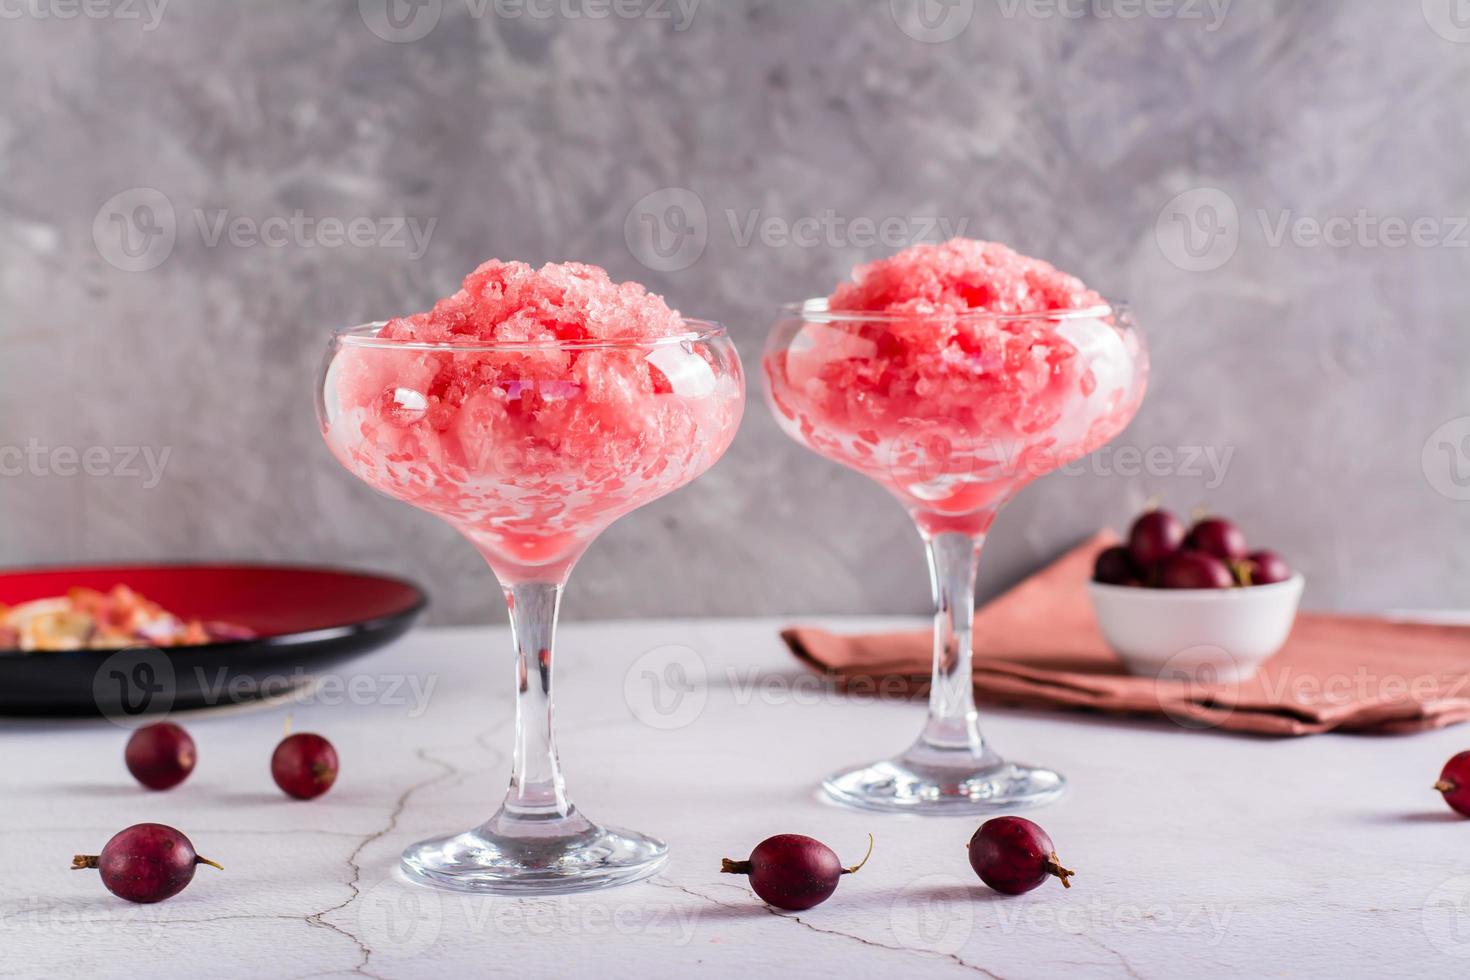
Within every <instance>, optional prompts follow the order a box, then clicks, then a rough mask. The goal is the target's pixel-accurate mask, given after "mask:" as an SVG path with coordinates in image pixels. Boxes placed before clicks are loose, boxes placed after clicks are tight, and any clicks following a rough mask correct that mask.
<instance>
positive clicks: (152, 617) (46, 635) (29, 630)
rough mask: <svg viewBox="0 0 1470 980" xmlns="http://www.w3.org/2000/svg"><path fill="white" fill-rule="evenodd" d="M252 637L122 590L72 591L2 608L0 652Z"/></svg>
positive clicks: (231, 625)
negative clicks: (173, 611)
mask: <svg viewBox="0 0 1470 980" xmlns="http://www.w3.org/2000/svg"><path fill="white" fill-rule="evenodd" d="M254 636H255V633H254V632H253V631H251V630H249V629H247V628H245V627H244V626H239V625H236V624H234V623H221V622H212V621H204V620H198V619H186V618H184V617H182V616H180V615H178V614H176V613H172V612H169V611H168V610H166V609H164V608H163V607H162V606H160V605H159V604H158V603H156V602H150V601H149V600H148V599H145V598H144V597H143V596H141V595H139V594H138V593H136V592H134V591H133V590H132V589H130V588H128V587H127V586H126V585H114V586H113V587H112V589H111V591H108V592H98V591H97V590H96V589H84V588H74V589H70V590H69V591H68V592H67V594H66V595H63V596H54V597H50V598H45V599H33V600H31V601H29V602H22V603H20V604H18V605H14V606H6V605H4V604H3V603H0V650H26V651H33V652H37V653H41V652H55V651H62V650H117V649H122V648H125V647H145V646H147V647H183V646H199V645H201V644H204V643H221V642H225V641H229V640H248V639H251V638H252V637H254Z"/></svg>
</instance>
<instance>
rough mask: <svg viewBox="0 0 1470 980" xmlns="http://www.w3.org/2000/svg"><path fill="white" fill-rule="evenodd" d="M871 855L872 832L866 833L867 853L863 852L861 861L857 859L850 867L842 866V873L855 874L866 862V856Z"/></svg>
mask: <svg viewBox="0 0 1470 980" xmlns="http://www.w3.org/2000/svg"><path fill="white" fill-rule="evenodd" d="M872 856H873V835H872V834H869V835H868V853H866V854H864V855H863V859H862V860H861V861H859V862H858V863H857V864H854V865H853V866H852V867H850V868H843V869H842V873H843V874H845V875H855V874H857V873H858V871H859V870H860V869H861V868H862V866H863V865H865V864H867V863H868V858H870V857H872Z"/></svg>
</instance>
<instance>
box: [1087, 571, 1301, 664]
mask: <svg viewBox="0 0 1470 980" xmlns="http://www.w3.org/2000/svg"><path fill="white" fill-rule="evenodd" d="M1305 586H1306V579H1305V578H1303V577H1302V576H1301V575H1293V576H1292V577H1291V578H1290V579H1288V580H1286V581H1285V582H1278V583H1276V584H1275V585H1255V586H1251V587H1249V588H1244V589H1141V588H1131V587H1129V586H1123V585H1102V584H1101V583H1098V582H1089V583H1088V585H1087V590H1088V592H1089V593H1090V594H1091V595H1092V608H1093V609H1094V610H1095V611H1096V613H1097V625H1098V627H1099V628H1101V630H1102V634H1103V639H1105V640H1107V641H1108V645H1109V646H1111V647H1112V648H1113V651H1114V652H1115V653H1117V655H1118V657H1119V659H1120V660H1122V661H1123V665H1124V666H1125V667H1127V668H1128V672H1129V673H1130V674H1138V675H1140V676H1144V677H1180V678H1191V679H1198V680H1215V681H1218V682H1220V683H1238V682H1240V681H1245V680H1249V679H1250V678H1251V677H1252V676H1254V674H1255V672H1256V670H1257V668H1259V667H1260V666H1261V664H1262V663H1264V662H1265V661H1266V659H1267V658H1269V657H1270V656H1271V655H1272V654H1274V653H1276V651H1278V650H1280V649H1281V647H1282V645H1283V644H1285V643H1286V637H1287V635H1288V634H1290V633H1291V624H1292V623H1293V622H1294V621H1295V620H1296V608H1297V603H1299V602H1300V601H1301V598H1302V589H1303V588H1304V587H1305ZM1211 675H1212V676H1211Z"/></svg>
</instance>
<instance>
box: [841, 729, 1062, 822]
mask: <svg viewBox="0 0 1470 980" xmlns="http://www.w3.org/2000/svg"><path fill="white" fill-rule="evenodd" d="M1066 787H1067V781H1066V780H1065V779H1063V778H1062V776H1061V775H1060V774H1058V773H1055V772H1052V771H1051V770H1050V769H1037V768H1034V767H1032V766H1024V765H1020V764H1018V763H1015V762H1006V761H1004V760H1002V759H1000V758H998V757H997V756H995V755H993V754H991V753H986V754H984V755H976V754H974V753H973V752H970V751H968V750H950V751H936V750H935V749H934V748H932V747H920V746H916V747H915V748H914V749H910V750H909V751H908V752H905V753H904V754H903V755H901V756H899V757H897V758H895V759H887V760H884V761H883V762H876V763H874V764H873V765H870V766H861V767H859V768H857V769H847V770H844V771H842V772H839V773H835V774H833V775H831V776H829V777H827V780H826V782H824V783H823V784H822V788H823V789H824V790H826V792H827V795H828V796H829V797H831V798H832V799H834V800H836V801H837V802H838V803H842V804H844V805H846V806H852V807H858V808H860V809H864V810H882V811H885V812H888V813H921V814H929V815H934V816H959V815H963V814H967V813H987V812H991V811H995V810H1020V809H1024V808H1026V807H1033V806H1041V805H1042V804H1044V803H1050V802H1051V801H1052V800H1055V799H1056V798H1057V797H1059V796H1061V795H1062V793H1063V792H1065V790H1066Z"/></svg>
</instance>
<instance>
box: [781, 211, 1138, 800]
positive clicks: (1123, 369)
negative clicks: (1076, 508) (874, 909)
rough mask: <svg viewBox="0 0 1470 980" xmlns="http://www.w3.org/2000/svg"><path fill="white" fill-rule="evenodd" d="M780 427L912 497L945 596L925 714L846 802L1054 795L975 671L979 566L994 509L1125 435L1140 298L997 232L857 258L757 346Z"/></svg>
mask: <svg viewBox="0 0 1470 980" xmlns="http://www.w3.org/2000/svg"><path fill="white" fill-rule="evenodd" d="M763 368H764V375H765V380H766V392H767V395H768V397H769V400H770V403H771V406H772V409H773V411H774V413H775V416H776V419H777V421H778V422H779V423H780V425H781V427H782V428H783V429H784V430H785V431H786V433H787V434H788V435H790V436H791V437H792V438H793V439H795V440H796V441H797V442H799V443H801V444H802V445H804V446H806V447H807V448H808V449H811V450H812V451H814V452H816V453H818V454H820V455H822V456H825V457H827V458H828V459H831V460H834V461H836V462H838V463H841V464H843V465H844V466H847V467H850V468H852V469H854V470H857V471H858V472H859V473H863V474H864V475H866V476H868V477H871V478H872V479H874V480H876V481H877V482H878V483H879V484H881V485H882V486H883V487H885V488H886V489H888V490H889V492H891V493H892V494H893V495H894V496H895V497H897V498H898V500H899V501H900V502H901V503H902V504H903V505H904V507H905V508H906V509H907V510H908V512H909V514H910V515H911V516H912V517H913V520H914V522H915V524H916V525H917V527H918V530H919V534H920V536H921V537H922V538H923V541H924V544H925V547H926V549H927V553H928V558H929V571H930V580H931V584H932V587H933V594H934V601H935V606H936V610H937V611H936V615H935V630H934V671H933V678H932V682H931V687H930V692H929V718H928V721H927V723H926V724H925V726H924V729H923V731H922V732H921V733H920V735H919V738H918V739H917V741H915V742H914V744H913V745H912V746H910V747H909V748H908V749H907V750H905V751H904V752H903V753H901V754H900V755H898V756H896V757H893V758H891V759H886V760H883V761H881V762H877V763H873V764H865V765H862V766H858V767H856V768H853V769H848V770H844V771H842V772H838V773H836V774H834V775H832V776H831V777H829V778H828V779H827V780H826V782H825V783H824V788H825V790H826V792H827V793H828V795H830V796H831V797H832V798H834V799H836V800H837V801H839V802H842V803H846V804H849V805H852V806H859V807H864V808H868V809H876V810H888V811H899V812H909V813H937V814H955V813H970V812H980V811H986V810H992V809H1002V808H1004V809H1010V808H1016V807H1020V806H1028V805H1037V804H1041V803H1045V802H1047V801H1049V800H1051V799H1054V798H1055V797H1056V796H1058V795H1060V794H1061V792H1062V791H1063V789H1064V786H1065V781H1064V780H1063V778H1062V777H1061V776H1060V775H1059V774H1058V773H1056V772H1053V771H1052V770H1050V769H1044V768H1040V767H1036V766H1030V765H1023V764H1020V763H1015V762H1008V761H1006V760H1004V759H1002V758H1001V757H1000V756H999V755H998V754H996V752H995V750H994V749H993V748H992V747H991V746H990V745H989V744H988V743H987V742H986V740H985V739H984V738H983V737H982V735H981V733H980V728H979V724H978V720H977V714H976V710H975V700H974V692H973V686H972V679H971V659H972V651H971V619H972V615H973V612H974V591H975V572H976V566H977V562H978V560H979V555H980V549H981V546H982V544H983V543H984V541H985V535H986V533H987V532H988V531H989V529H990V526H991V524H992V523H993V522H994V520H995V516H996V514H997V513H998V512H999V511H1000V508H1001V507H1002V506H1003V505H1004V504H1005V503H1006V501H1008V500H1009V499H1011V497H1013V496H1014V495H1015V494H1016V492H1017V491H1019V490H1020V489H1021V488H1022V487H1024V486H1025V485H1026V484H1028V483H1029V482H1031V481H1032V480H1034V479H1036V478H1037V477H1039V476H1042V475H1044V474H1046V473H1050V472H1052V471H1054V470H1056V469H1058V468H1060V467H1062V466H1064V465H1066V464H1067V463H1070V462H1072V461H1074V460H1076V459H1078V458H1080V457H1082V456H1084V455H1086V454H1087V453H1090V452H1092V451H1093V450H1094V449H1097V448H1098V447H1100V446H1102V445H1103V444H1105V443H1107V442H1109V441H1110V440H1112V439H1113V438H1115V437H1116V436H1117V435H1118V434H1119V433H1121V432H1122V431H1123V429H1124V428H1125V427H1126V426H1127V425H1128V423H1129V422H1130V421H1131V420H1132V418H1133V416H1134V415H1135V414H1136V413H1137V411H1138V408H1139V405H1140V404H1141V402H1142V400H1143V396H1144V391H1145V388H1146V387H1147V380H1148V357H1147V354H1146V352H1145V349H1144V345H1143V341H1142V338H1141V337H1140V335H1139V333H1138V330H1137V328H1136V327H1135V325H1134V322H1133V318H1132V315H1131V313H1130V312H1129V310H1128V309H1127V308H1126V307H1125V306H1122V305H1120V304H1116V303H1109V302H1108V301H1106V300H1105V299H1103V297H1102V296H1100V295H1099V294H1098V293H1096V292H1094V291H1093V290H1091V289H1089V288H1088V287H1087V286H1086V285H1084V284H1083V283H1082V282H1081V280H1079V279H1077V278H1076V277H1074V276H1071V275H1068V274H1067V273H1064V272H1061V271H1059V270H1057V269H1056V268H1054V267H1052V266H1051V265H1049V264H1048V263H1046V262H1043V261H1041V260H1039V259H1033V258H1029V257H1027V256H1024V255H1021V254H1019V253H1017V252H1015V251H1013V250H1011V249H1010V248H1007V247H1006V246H1004V245H999V244H996V243H993V242H980V241H972V240H968V239H955V240H953V241H950V242H946V243H944V244H940V245H927V244H926V245H916V246H913V247H911V248H909V249H907V250H905V251H903V252H900V253H899V254H897V255H895V256H893V257H891V258H888V259H883V260H880V261H877V262H873V263H871V264H868V265H864V266H860V267H858V268H857V269H856V270H855V271H854V274H853V277H852V280H851V281H850V282H845V283H842V284H841V285H839V286H838V287H837V288H836V289H835V290H834V291H833V292H832V293H831V295H830V296H828V297H826V298H825V299H815V300H808V301H807V302H805V303H801V304H797V305H795V306H792V307H788V308H787V310H786V312H785V314H784V315H783V317H782V318H781V320H780V321H779V322H778V323H777V324H776V326H775V328H774V329H773V330H772V332H771V335H770V338H769V340H768V341H767V344H766V351H765V357H764V363H763Z"/></svg>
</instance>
